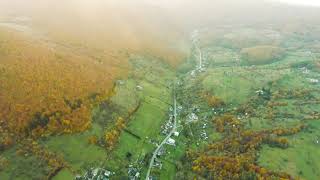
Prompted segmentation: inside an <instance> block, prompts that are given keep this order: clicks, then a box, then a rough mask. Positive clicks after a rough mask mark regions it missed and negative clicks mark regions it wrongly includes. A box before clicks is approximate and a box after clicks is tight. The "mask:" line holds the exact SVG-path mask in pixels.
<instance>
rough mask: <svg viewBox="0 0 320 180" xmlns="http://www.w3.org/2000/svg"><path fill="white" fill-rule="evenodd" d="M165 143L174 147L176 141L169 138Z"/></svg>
mask: <svg viewBox="0 0 320 180" xmlns="http://www.w3.org/2000/svg"><path fill="white" fill-rule="evenodd" d="M166 143H167V144H169V145H172V146H175V145H176V141H175V140H174V139H172V138H169V139H168V140H167V142H166Z"/></svg>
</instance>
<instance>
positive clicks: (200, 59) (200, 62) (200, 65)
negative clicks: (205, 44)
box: [195, 45, 202, 69]
mask: <svg viewBox="0 0 320 180" xmlns="http://www.w3.org/2000/svg"><path fill="white" fill-rule="evenodd" d="M195 46H196V49H197V50H198V52H199V67H198V69H201V68H202V52H201V49H200V48H199V46H197V45H195Z"/></svg>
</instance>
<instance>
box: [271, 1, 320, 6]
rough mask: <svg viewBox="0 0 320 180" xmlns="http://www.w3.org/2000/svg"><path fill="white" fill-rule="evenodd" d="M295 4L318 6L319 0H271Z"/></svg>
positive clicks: (319, 4)
mask: <svg viewBox="0 0 320 180" xmlns="http://www.w3.org/2000/svg"><path fill="white" fill-rule="evenodd" d="M272 1H280V2H284V3H289V4H295V5H306V6H320V0H272Z"/></svg>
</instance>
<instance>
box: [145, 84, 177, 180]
mask: <svg viewBox="0 0 320 180" xmlns="http://www.w3.org/2000/svg"><path fill="white" fill-rule="evenodd" d="M176 129H177V100H176V93H175V87H174V88H173V127H172V130H171V131H170V133H169V134H168V135H167V136H166V137H165V138H164V139H163V141H162V142H161V143H160V145H159V146H158V147H157V149H156V150H155V151H154V152H153V155H152V158H151V160H150V164H149V168H148V171H147V175H146V180H149V176H150V171H151V168H152V166H153V164H154V161H155V159H156V156H157V154H158V152H159V151H160V149H161V147H162V146H163V145H164V144H166V142H167V141H168V139H169V138H170V137H171V136H172V134H173V133H174V132H175V131H176Z"/></svg>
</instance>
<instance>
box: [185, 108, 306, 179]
mask: <svg viewBox="0 0 320 180" xmlns="http://www.w3.org/2000/svg"><path fill="white" fill-rule="evenodd" d="M213 123H214V125H215V127H216V130H217V131H218V132H221V133H223V134H224V138H223V139H222V140H220V141H218V142H215V143H212V144H209V145H208V146H207V147H206V148H205V149H204V150H203V151H200V152H191V153H189V154H188V158H189V159H190V160H192V161H193V164H192V170H193V171H194V172H196V173H197V174H199V175H201V176H202V177H204V178H206V179H235V180H236V179H268V178H271V177H273V178H275V179H293V177H291V176H290V175H289V174H286V173H282V172H274V171H271V170H268V169H266V168H263V167H260V166H258V165H257V163H256V161H257V158H258V151H259V149H260V148H261V145H263V144H268V145H270V146H273V147H279V148H287V147H288V146H289V142H288V140H287V139H286V138H285V137H281V136H288V135H292V134H296V133H298V132H300V131H302V130H303V129H304V128H305V127H306V126H305V125H298V126H296V127H292V128H276V129H270V130H262V131H253V130H246V129H244V124H243V122H241V121H239V120H238V119H237V118H236V117H234V116H233V115H231V114H225V115H222V116H220V117H217V118H214V119H213Z"/></svg>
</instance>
